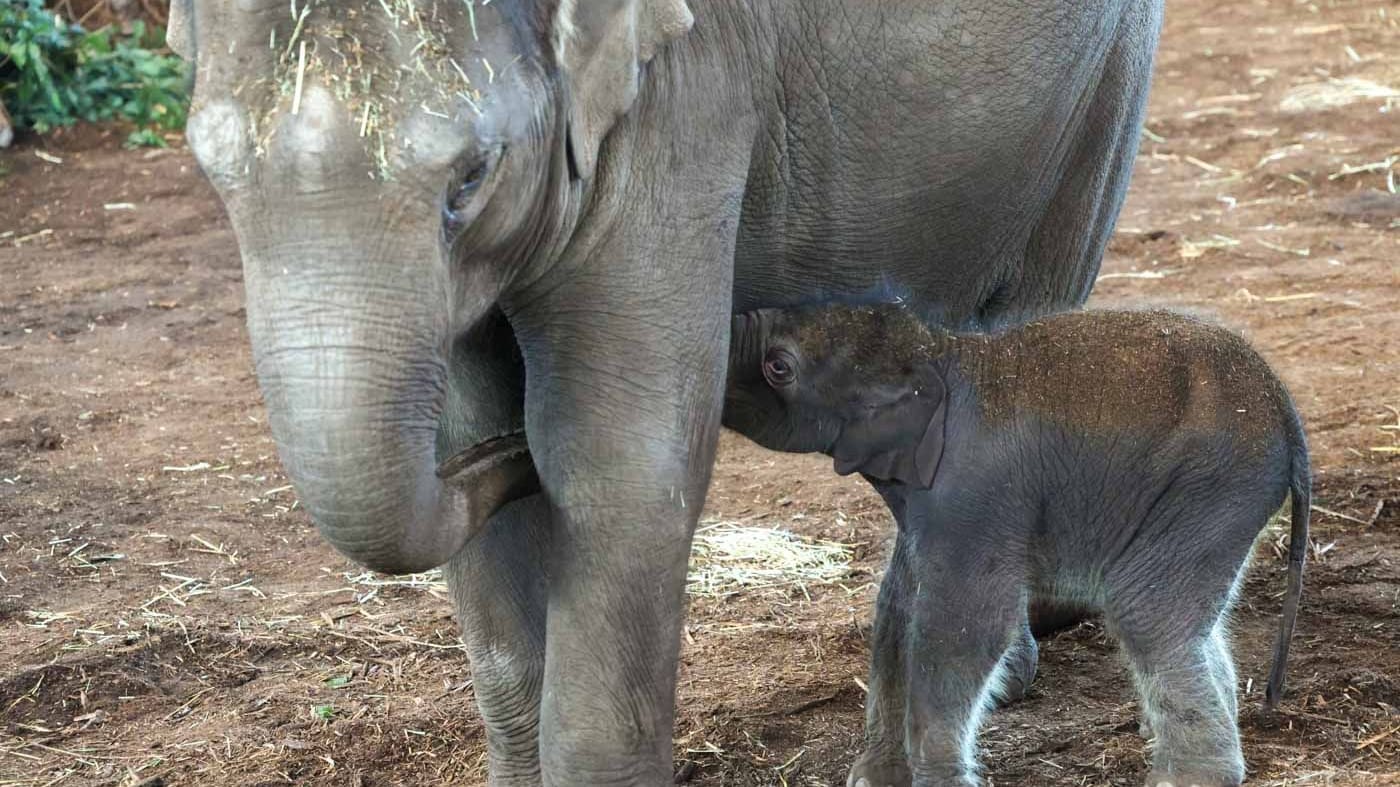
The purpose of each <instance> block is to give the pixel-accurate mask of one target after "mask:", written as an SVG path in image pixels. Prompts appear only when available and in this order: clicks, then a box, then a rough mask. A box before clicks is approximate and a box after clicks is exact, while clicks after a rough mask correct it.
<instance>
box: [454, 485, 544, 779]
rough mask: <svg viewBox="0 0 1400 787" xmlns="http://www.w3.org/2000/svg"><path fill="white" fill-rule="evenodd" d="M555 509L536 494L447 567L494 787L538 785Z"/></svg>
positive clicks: (500, 516)
mask: <svg viewBox="0 0 1400 787" xmlns="http://www.w3.org/2000/svg"><path fill="white" fill-rule="evenodd" d="M549 546H550V531H549V505H548V501H547V500H545V498H544V496H543V495H532V496H530V497H528V498H525V499H524V500H520V501H517V502H515V503H511V504H509V505H507V506H506V507H505V508H503V509H501V510H500V511H499V512H498V513H497V514H496V515H495V516H494V517H492V519H491V523H490V525H489V526H488V527H487V528H486V530H485V531H483V532H482V533H481V534H480V535H479V536H477V537H476V538H475V539H473V540H472V541H470V542H468V543H467V545H466V546H465V547H464V548H463V549H462V551H461V552H459V553H457V555H456V557H454V558H453V559H452V561H451V562H450V563H448V564H447V569H446V574H447V584H448V587H449V588H450V589H451V591H452V600H453V602H454V604H455V605H456V609H457V617H458V619H459V620H460V622H461V625H462V639H463V641H464V642H465V643H466V646H467V655H468V657H469V658H470V659H471V667H472V686H473V691H474V692H475V693H476V701H477V706H478V707H479V708H480V710H481V717H482V719H483V721H484V722H485V724H486V749H487V756H488V758H489V762H488V765H489V773H490V784H491V785H492V787H534V786H535V785H539V784H540V747H539V746H540V742H539V729H540V690H541V688H542V686H543V682H544V652H545V649H544V640H545V631H544V624H545V599H546V591H547V586H546V577H545V573H544V570H543V567H544V565H545V556H546V555H547V554H548V551H549Z"/></svg>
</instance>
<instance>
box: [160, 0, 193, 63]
mask: <svg viewBox="0 0 1400 787" xmlns="http://www.w3.org/2000/svg"><path fill="white" fill-rule="evenodd" d="M193 17H194V0H172V2H171V3H170V17H169V19H167V20H166V23H165V45H166V46H168V47H170V51H171V52H174V53H175V54H177V55H179V56H180V57H183V58H184V59H185V60H188V61H190V62H193V61H194V19H193Z"/></svg>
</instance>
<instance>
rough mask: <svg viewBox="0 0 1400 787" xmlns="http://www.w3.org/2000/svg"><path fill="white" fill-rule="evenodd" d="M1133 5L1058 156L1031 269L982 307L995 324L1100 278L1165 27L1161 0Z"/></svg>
mask: <svg viewBox="0 0 1400 787" xmlns="http://www.w3.org/2000/svg"><path fill="white" fill-rule="evenodd" d="M1128 5H1129V7H1128V8H1127V9H1125V11H1124V12H1123V16H1122V19H1121V21H1120V22H1119V25H1118V29H1117V31H1116V33H1115V40H1114V43H1113V45H1112V46H1111V47H1110V49H1109V52H1108V56H1107V58H1106V60H1105V62H1104V64H1103V66H1102V71H1101V74H1100V77H1099V80H1098V83H1097V85H1095V86H1094V87H1092V88H1091V89H1090V90H1089V91H1088V92H1087V93H1085V94H1084V95H1083V96H1082V97H1081V99H1080V101H1079V103H1078V105H1077V106H1076V107H1075V113H1076V117H1077V118H1078V123H1077V124H1075V125H1074V126H1071V128H1070V129H1068V130H1067V133H1066V134H1065V136H1064V139H1066V140H1069V141H1070V144H1069V145H1067V146H1066V147H1065V149H1064V150H1063V151H1061V158H1059V159H1058V161H1057V162H1056V163H1057V164H1058V166H1056V167H1055V169H1054V171H1056V172H1059V173H1061V174H1060V177H1059V180H1058V182H1057V183H1056V185H1055V188H1054V191H1053V193H1052V196H1051V197H1050V201H1049V202H1048V203H1047V205H1046V208H1045V210H1044V212H1043V213H1042V214H1041V216H1040V219H1039V221H1038V222H1037V223H1036V225H1035V226H1034V228H1033V229H1032V230H1031V235H1030V238H1029V240H1028V242H1027V244H1026V247H1025V251H1024V255H1025V256H1024V261H1023V263H1022V265H1021V266H1020V270H1021V271H1023V272H1024V275H1023V277H1022V278H1020V279H1019V280H1013V281H1009V282H1007V283H1006V284H1005V285H1003V287H1002V288H1001V289H999V290H997V291H995V292H994V293H992V294H991V295H990V296H989V297H988V299H987V301H986V302H984V304H983V306H982V309H981V315H980V316H981V317H982V322H983V323H984V324H986V325H988V326H995V325H999V324H1006V323H1008V322H1019V321H1024V320H1026V319H1030V318H1032V317H1035V316H1039V315H1042V314H1045V313H1046V312H1049V311H1054V310H1058V309H1065V308H1069V307H1072V306H1077V305H1080V304H1082V303H1084V301H1085V300H1086V299H1087V298H1088V297H1089V291H1090V290H1091V289H1092V288H1093V286H1094V282H1095V280H1096V279H1097V277H1098V272H1099V266H1100V264H1101V263H1102V261H1103V254H1104V251H1105V249H1107V248H1108V242H1109V240H1110V238H1112V236H1113V227H1114V224H1115V223H1116V222H1117V221H1118V214H1119V212H1120V211H1121V210H1122V207H1123V200H1124V198H1125V197H1126V196H1127V192H1128V180H1129V178H1130V177H1131V176H1132V172H1133V161H1134V160H1135V159H1136V158H1137V152H1138V139H1139V136H1140V135H1141V130H1142V123H1143V120H1144V118H1145V117H1146V114H1147V96H1148V87H1149V86H1150V83H1151V76H1152V60H1153V55H1154V53H1155V52H1156V48H1157V38H1158V33H1159V31H1160V29H1161V25H1162V19H1161V13H1162V4H1161V3H1160V2H1155V0H1129V4H1128ZM1071 261H1074V262H1073V264H1071ZM1066 272H1072V274H1073V275H1070V276H1066V275H1065V274H1066Z"/></svg>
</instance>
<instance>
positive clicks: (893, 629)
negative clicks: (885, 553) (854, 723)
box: [846, 537, 914, 787]
mask: <svg viewBox="0 0 1400 787" xmlns="http://www.w3.org/2000/svg"><path fill="white" fill-rule="evenodd" d="M913 591H914V585H913V584H912V583H911V582H910V577H909V563H908V545H907V543H906V542H905V540H904V539H903V538H902V537H901V538H898V539H896V541H895V547H894V554H893V555H892V556H891V557H890V564H889V567H888V568H887V569H886V570H885V579H884V581H883V582H881V583H880V598H879V600H878V601H877V602H876V606H875V630H874V634H873V636H872V642H871V646H870V685H869V694H868V695H867V697H866V699H865V751H864V752H862V753H861V755H860V757H858V758H857V759H856V762H855V765H853V766H851V773H850V776H849V777H848V778H847V780H846V784H847V785H848V787H909V785H910V784H911V783H912V781H913V777H912V776H911V775H910V773H909V763H908V758H907V757H906V756H905V753H904V715H905V714H904V709H905V705H906V700H905V697H906V694H907V693H908V690H909V689H908V685H907V683H906V677H907V672H906V670H905V667H904V634H905V632H906V631H907V630H908V628H909V619H908V615H907V613H908V609H909V604H910V602H911V601H912V594H913Z"/></svg>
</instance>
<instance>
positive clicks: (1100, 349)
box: [977, 311, 1294, 454]
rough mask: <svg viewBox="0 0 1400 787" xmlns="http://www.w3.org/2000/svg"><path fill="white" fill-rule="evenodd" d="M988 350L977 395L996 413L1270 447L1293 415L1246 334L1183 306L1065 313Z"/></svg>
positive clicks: (1108, 430) (1084, 427)
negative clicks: (1197, 316)
mask: <svg viewBox="0 0 1400 787" xmlns="http://www.w3.org/2000/svg"><path fill="white" fill-rule="evenodd" d="M984 353H985V355H986V358H985V359H984V361H985V362H984V364H983V372H982V374H979V375H977V376H978V377H981V378H982V379H981V380H979V381H978V382H979V385H978V388H979V399H980V401H981V403H982V408H983V414H984V417H986V418H988V419H989V420H992V421H995V420H997V419H999V418H1006V417H1024V416H1026V415H1030V416H1032V417H1035V418H1037V419H1038V420H1045V421H1049V422H1051V423H1058V424H1060V425H1062V426H1064V427H1066V428H1067V429H1068V430H1069V431H1071V432H1073V433H1078V434H1086V435H1093V434H1095V433H1098V434H1103V435H1107V436H1121V435H1124V434H1128V433H1136V434H1138V435H1140V436H1142V437H1144V438H1148V439H1151V438H1154V437H1156V438H1163V439H1165V438H1168V437H1182V436H1186V437H1190V436H1193V435H1194V436H1198V437H1200V438H1202V439H1208V440H1210V441H1211V442H1213V443H1216V444H1219V442H1220V441H1221V440H1222V439H1223V441H1224V442H1225V443H1229V444H1230V447H1231V448H1233V449H1234V450H1242V451H1246V452H1250V453H1254V452H1260V453H1266V454H1267V453H1272V452H1273V449H1277V448H1281V447H1283V446H1282V445H1280V441H1283V442H1285V443H1286V442H1287V441H1288V439H1289V431H1290V430H1291V428H1292V424H1293V423H1294V416H1293V409H1292V404H1291V402H1290V401H1289V398H1288V394H1287V392H1286V391H1285V390H1284V388H1283V386H1282V384H1281V383H1280V382H1279V381H1278V378H1277V377H1276V376H1275V375H1274V373H1273V371H1272V370H1271V369H1270V368H1269V366H1268V364H1267V363H1265V361H1264V360H1263V358H1261V357H1260V356H1259V354H1258V353H1256V352H1255V351H1254V350H1253V349H1252V348H1251V347H1250V346H1249V344H1248V343H1247V342H1245V341H1244V340H1243V339H1242V338H1240V337H1239V336H1237V335H1235V334H1234V333H1231V332H1230V331H1228V330H1225V329H1224V328H1220V327H1218V326H1214V325H1210V324H1207V323H1205V322H1202V321H1200V320H1196V319H1193V318H1190V317H1186V316H1184V315H1180V314H1173V313H1171V312H1165V311H1150V312H1147V311H1144V312H1125V311H1083V312H1071V313H1066V314H1062V315H1056V316H1053V317H1049V318H1046V319H1043V320H1039V321H1037V322H1034V323H1030V324H1028V325H1026V326H1024V327H1022V328H1020V329H1017V330H1014V331H1011V332H1009V333H1007V334H1003V335H1001V336H998V337H995V338H993V339H992V340H991V341H989V343H988V345H987V347H986V348H985V349H984ZM1222 447H1223V446H1222Z"/></svg>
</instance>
